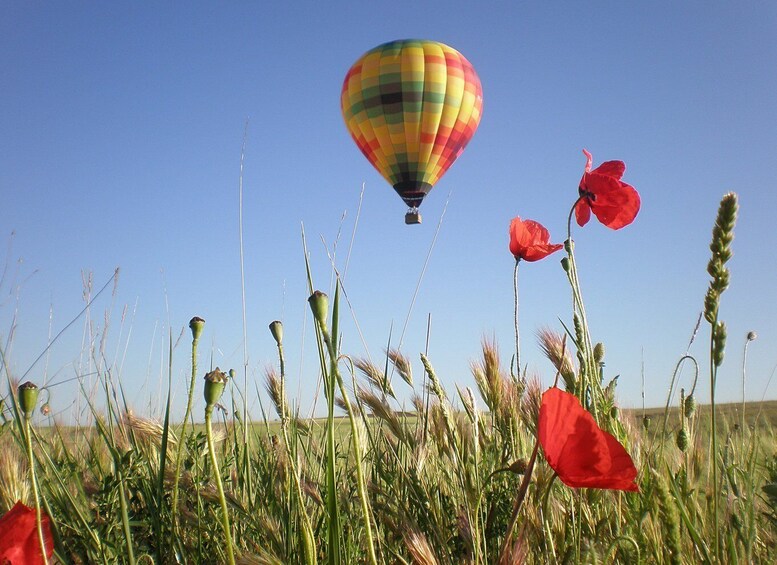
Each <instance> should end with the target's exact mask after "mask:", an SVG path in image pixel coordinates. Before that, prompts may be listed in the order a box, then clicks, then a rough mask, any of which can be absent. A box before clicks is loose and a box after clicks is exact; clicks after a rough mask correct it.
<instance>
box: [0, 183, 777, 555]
mask: <svg viewBox="0 0 777 565" xmlns="http://www.w3.org/2000/svg"><path fill="white" fill-rule="evenodd" d="M735 215H736V201H735V197H734V196H733V195H727V196H726V197H724V199H723V201H722V202H721V208H720V210H719V213H718V218H717V220H716V224H715V228H714V230H713V239H712V243H711V246H710V247H711V251H712V259H711V261H710V266H709V268H708V272H709V273H710V277H711V281H710V289H709V291H708V293H707V296H706V297H705V311H704V313H703V315H704V320H705V321H706V322H707V323H709V328H710V330H709V336H710V358H709V359H708V360H701V361H702V362H703V363H704V364H705V365H707V367H708V370H709V378H710V383H711V387H710V388H711V390H712V391H713V393H712V395H711V396H710V398H709V399H703V400H702V399H697V398H695V397H693V396H692V395H690V394H689V395H688V396H687V397H686V395H685V391H684V390H682V389H679V390H678V388H677V386H676V383H675V382H674V379H673V381H672V383H668V384H670V386H669V390H670V392H669V398H670V400H668V401H667V405H666V406H665V407H662V408H653V409H650V410H646V411H643V410H620V409H619V408H618V406H617V402H616V398H617V395H616V382H615V381H612V382H606V381H604V380H603V378H602V372H601V369H602V367H603V364H604V347H603V346H602V345H601V344H598V343H595V342H594V341H593V340H592V338H591V336H590V333H589V331H588V326H587V321H586V313H585V310H584V308H583V306H582V305H583V301H582V296H581V294H580V289H579V285H578V273H577V266H576V263H575V259H574V252H573V248H574V246H573V245H572V244H571V239H568V241H567V245H566V252H567V257H565V261H566V262H564V261H562V265H564V268H565V271H566V273H567V276H568V279H569V282H570V285H571V287H572V291H573V297H574V303H575V306H574V308H573V315H572V323H571V324H570V327H569V328H566V327H565V328H564V331H563V332H561V331H560V332H559V333H555V332H553V331H550V330H547V331H543V332H542V333H541V334H540V338H539V339H540V343H539V347H540V348H541V349H542V350H543V351H544V352H545V353H546V355H547V357H548V359H549V361H550V362H551V363H552V364H553V366H555V368H556V370H557V374H556V382H557V387H552V388H551V389H545V390H543V388H544V387H542V386H541V385H540V381H539V379H538V378H537V377H533V376H531V375H527V374H525V373H521V372H518V373H517V374H516V373H514V372H513V371H512V370H511V366H512V363H505V362H504V361H503V360H502V356H501V355H500V353H499V351H498V350H497V347H496V345H495V344H492V343H489V342H484V343H483V347H482V357H481V358H480V359H477V360H475V361H473V363H472V365H471V371H472V375H473V377H474V382H475V383H476V386H475V387H474V390H473V389H471V388H468V387H465V388H459V387H455V388H454V389H453V390H446V389H445V388H444V387H443V386H442V384H441V380H440V379H439V378H438V376H437V375H436V373H435V370H434V366H433V362H434V360H433V359H428V358H426V357H425V356H423V355H421V356H420V358H418V359H409V358H407V357H405V356H404V355H402V354H401V353H399V352H398V351H395V350H391V351H388V352H387V360H386V363H385V364H384V363H381V364H380V365H373V364H372V363H370V362H369V361H367V360H364V359H355V358H351V357H348V356H346V355H344V352H342V351H341V350H340V346H339V343H338V336H339V329H338V316H339V314H338V312H339V290H338V289H339V287H338V286H335V288H336V290H335V293H334V297H333V302H332V304H331V307H330V304H329V299H328V297H327V296H326V295H323V294H322V293H319V292H314V291H313V288H314V287H313V284H312V281H310V290H311V295H310V305H311V313H312V315H313V319H314V320H315V322H316V325H315V329H316V339H317V345H318V352H319V359H320V367H319V378H320V379H321V380H322V381H321V382H322V389H323V393H324V397H323V398H324V401H325V404H326V412H327V416H326V417H325V418H322V419H317V420H306V419H302V418H299V417H298V416H297V415H296V414H295V412H294V411H293V410H292V408H291V406H292V402H290V400H289V398H288V396H287V393H286V383H285V372H284V366H285V363H284V354H283V332H282V326H281V325H280V324H279V323H278V322H273V323H272V324H270V331H271V332H272V335H273V337H274V338H275V340H276V343H277V345H278V363H277V365H276V367H274V368H271V369H268V370H267V372H266V375H265V382H264V386H265V389H266V391H267V392H268V394H269V397H270V399H271V401H272V404H273V408H274V410H275V415H274V416H273V417H272V420H270V419H268V420H267V421H263V422H248V423H247V422H244V421H243V418H242V417H241V415H242V414H245V413H246V411H245V406H246V405H245V402H246V401H245V395H244V394H243V392H245V391H240V390H239V389H238V387H239V383H236V382H235V380H234V378H233V377H232V376H230V375H229V374H227V373H222V372H221V371H220V370H218V369H216V370H213V371H210V372H208V373H207V374H205V380H204V387H203V385H202V383H203V379H202V376H203V372H202V371H200V370H199V369H198V367H197V358H198V356H197V346H198V341H199V335H200V334H201V331H202V327H203V325H204V321H203V320H201V319H199V318H193V319H192V322H191V324H190V327H191V330H192V366H191V382H190V386H189V397H188V399H187V400H188V404H187V410H186V416H185V418H184V420H183V422H180V423H171V422H170V421H169V414H170V410H169V400H168V405H167V406H168V408H167V411H166V412H165V417H164V419H163V420H162V421H153V420H149V419H147V418H144V417H141V416H139V415H135V414H132V413H130V412H129V411H128V410H127V405H126V403H125V400H124V396H123V392H122V388H121V383H118V382H115V381H114V380H113V379H112V377H111V375H110V373H105V374H101V375H100V380H99V388H98V389H97V390H96V391H92V392H90V394H89V395H87V394H86V393H85V394H84V399H83V400H84V401H86V402H90V403H91V402H92V401H93V399H94V394H95V393H96V394H99V395H100V397H102V399H103V402H102V404H101V406H104V408H100V409H97V408H96V407H93V408H92V411H91V417H90V419H89V421H88V422H85V423H84V424H83V425H82V426H80V427H67V428H65V427H59V426H57V425H56V421H55V420H53V419H48V420H45V419H41V418H40V417H39V416H35V417H34V418H33V415H34V414H37V410H38V409H39V408H40V407H39V406H37V389H36V388H35V387H34V386H33V385H29V384H27V383H24V384H22V385H19V383H17V382H15V381H14V380H13V377H12V375H10V374H9V371H8V369H7V364H6V363H4V364H3V368H4V372H5V373H6V376H7V381H8V385H9V394H8V395H6V396H5V398H4V400H3V403H4V404H3V406H2V407H0V418H2V429H1V431H0V454H2V457H0V512H4V511H6V510H7V509H9V508H11V507H12V506H13V505H14V503H15V502H16V501H22V502H23V503H25V504H26V505H28V506H30V507H35V508H36V520H35V529H36V531H37V537H36V538H35V539H45V537H46V536H45V532H44V526H43V522H42V518H40V517H38V516H39V515H38V510H39V511H40V515H41V516H42V515H47V516H49V517H50V519H51V532H52V534H53V540H54V548H53V553H52V557H51V559H50V560H51V561H53V562H61V563H73V564H81V563H101V564H106V565H107V564H113V563H129V564H134V563H158V564H169V563H230V564H235V563H244V564H280V563H304V564H306V565H312V564H316V563H319V562H325V563H328V564H339V563H371V564H377V563H404V564H410V563H415V564H422V565H433V564H447V563H454V564H461V563H463V564H472V565H485V564H490V563H499V564H508V563H538V564H539V563H688V564H690V563H715V564H717V563H773V562H774V556H775V555H777V437H776V436H775V429H776V428H775V424H777V402H775V401H771V402H763V403H748V404H746V405H744V406H743V405H741V404H736V403H734V404H723V405H721V404H717V403H716V402H715V397H714V391H715V382H716V376H717V367H719V366H720V364H721V363H722V360H723V356H724V353H725V338H726V330H725V324H723V322H722V321H721V320H719V319H718V314H717V312H718V303H719V301H720V300H721V295H722V293H723V291H724V290H725V288H726V286H727V284H728V272H727V270H726V268H725V262H726V261H727V259H728V257H730V250H729V249H728V246H729V245H730V243H731V238H732V236H733V225H734V218H735ZM570 221H571V215H570ZM517 259H518V256H517V255H516V260H517ZM516 266H517V262H516ZM516 292H517V287H516ZM516 296H517V294H516ZM516 305H517V300H516ZM700 319H701V318H700ZM516 320H517V316H516ZM516 326H517V323H516ZM516 335H517V332H516ZM748 339H750V338H749V337H748ZM516 341H517V340H516ZM515 357H518V351H517V350H516V353H515ZM3 358H4V359H5V355H3ZM419 363H420V366H422V367H423V371H422V373H421V374H420V375H418V374H415V375H414V373H413V367H414V366H415V367H417V366H419ZM697 363H698V361H697ZM699 364H700V363H699ZM699 364H697V366H699ZM515 365H517V366H520V365H519V364H518V363H516V364H515ZM678 366H679V365H678ZM702 366H704V365H702ZM171 374H172V371H171ZM225 391H226V393H225ZM195 394H203V395H204V397H205V400H206V409H205V413H204V419H205V423H204V424H197V425H195V424H194V421H198V422H200V421H202V420H201V417H200V415H194V414H192V412H191V407H192V398H193V396H194V395H195ZM238 399H242V400H238ZM400 399H401V400H400ZM406 399H409V403H410V405H412V407H413V408H412V411H411V412H407V411H405V408H404V406H405V405H406V404H407V403H408V401H407V400H406ZM90 406H93V405H91V404H90ZM44 408H45V406H44ZM743 412H744V418H743ZM268 418H269V417H268ZM39 422H40V424H39ZM0 533H1V532H0ZM31 535H33V534H31ZM0 543H4V542H2V538H1V537H0ZM36 547H38V548H39V547H40V545H37V546H36ZM3 551H4V548H3V547H2V545H0V559H2V557H3V553H2V552H3ZM36 562H44V560H43V559H40V560H39V561H36Z"/></svg>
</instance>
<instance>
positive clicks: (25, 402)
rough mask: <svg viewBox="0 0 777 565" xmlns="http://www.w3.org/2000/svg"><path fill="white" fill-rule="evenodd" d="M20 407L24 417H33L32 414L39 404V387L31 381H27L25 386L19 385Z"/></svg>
mask: <svg viewBox="0 0 777 565" xmlns="http://www.w3.org/2000/svg"><path fill="white" fill-rule="evenodd" d="M18 392H19V407H20V408H21V409H22V412H23V413H24V416H25V417H27V418H31V417H32V413H33V412H35V406H36V405H37V404H38V393H39V392H40V390H38V386H37V385H36V384H34V383H31V382H30V381H27V382H26V383H24V384H23V385H19V390H18Z"/></svg>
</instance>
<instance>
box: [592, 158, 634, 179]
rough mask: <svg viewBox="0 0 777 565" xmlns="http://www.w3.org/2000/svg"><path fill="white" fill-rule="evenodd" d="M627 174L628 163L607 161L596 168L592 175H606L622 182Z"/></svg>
mask: <svg viewBox="0 0 777 565" xmlns="http://www.w3.org/2000/svg"><path fill="white" fill-rule="evenodd" d="M625 172H626V163H624V162H623V161H605V162H604V163H602V164H601V165H599V166H598V167H596V168H595V169H594V170H593V171H591V173H596V174H600V175H605V176H608V177H613V178H615V179H617V180H620V179H621V177H622V176H623V173H625Z"/></svg>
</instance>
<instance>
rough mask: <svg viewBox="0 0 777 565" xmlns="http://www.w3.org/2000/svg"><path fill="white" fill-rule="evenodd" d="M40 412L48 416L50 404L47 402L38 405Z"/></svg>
mask: <svg viewBox="0 0 777 565" xmlns="http://www.w3.org/2000/svg"><path fill="white" fill-rule="evenodd" d="M40 413H41V414H43V415H44V416H48V415H49V414H51V406H49V403H48V402H47V403H46V404H44V405H43V406H41V407H40Z"/></svg>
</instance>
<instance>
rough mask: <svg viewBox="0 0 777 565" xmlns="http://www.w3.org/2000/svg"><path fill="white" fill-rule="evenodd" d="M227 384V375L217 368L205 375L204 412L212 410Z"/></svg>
mask: <svg viewBox="0 0 777 565" xmlns="http://www.w3.org/2000/svg"><path fill="white" fill-rule="evenodd" d="M226 383H227V375H226V373H224V372H223V371H222V370H220V369H219V368H218V367H216V368H215V369H213V370H212V371H211V372H210V373H208V374H206V375H205V405H206V408H205V409H206V410H207V409H208V408H211V409H212V408H213V406H214V405H215V404H216V403H217V402H218V401H219V399H220V398H221V395H222V393H223V392H224V385H226Z"/></svg>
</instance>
